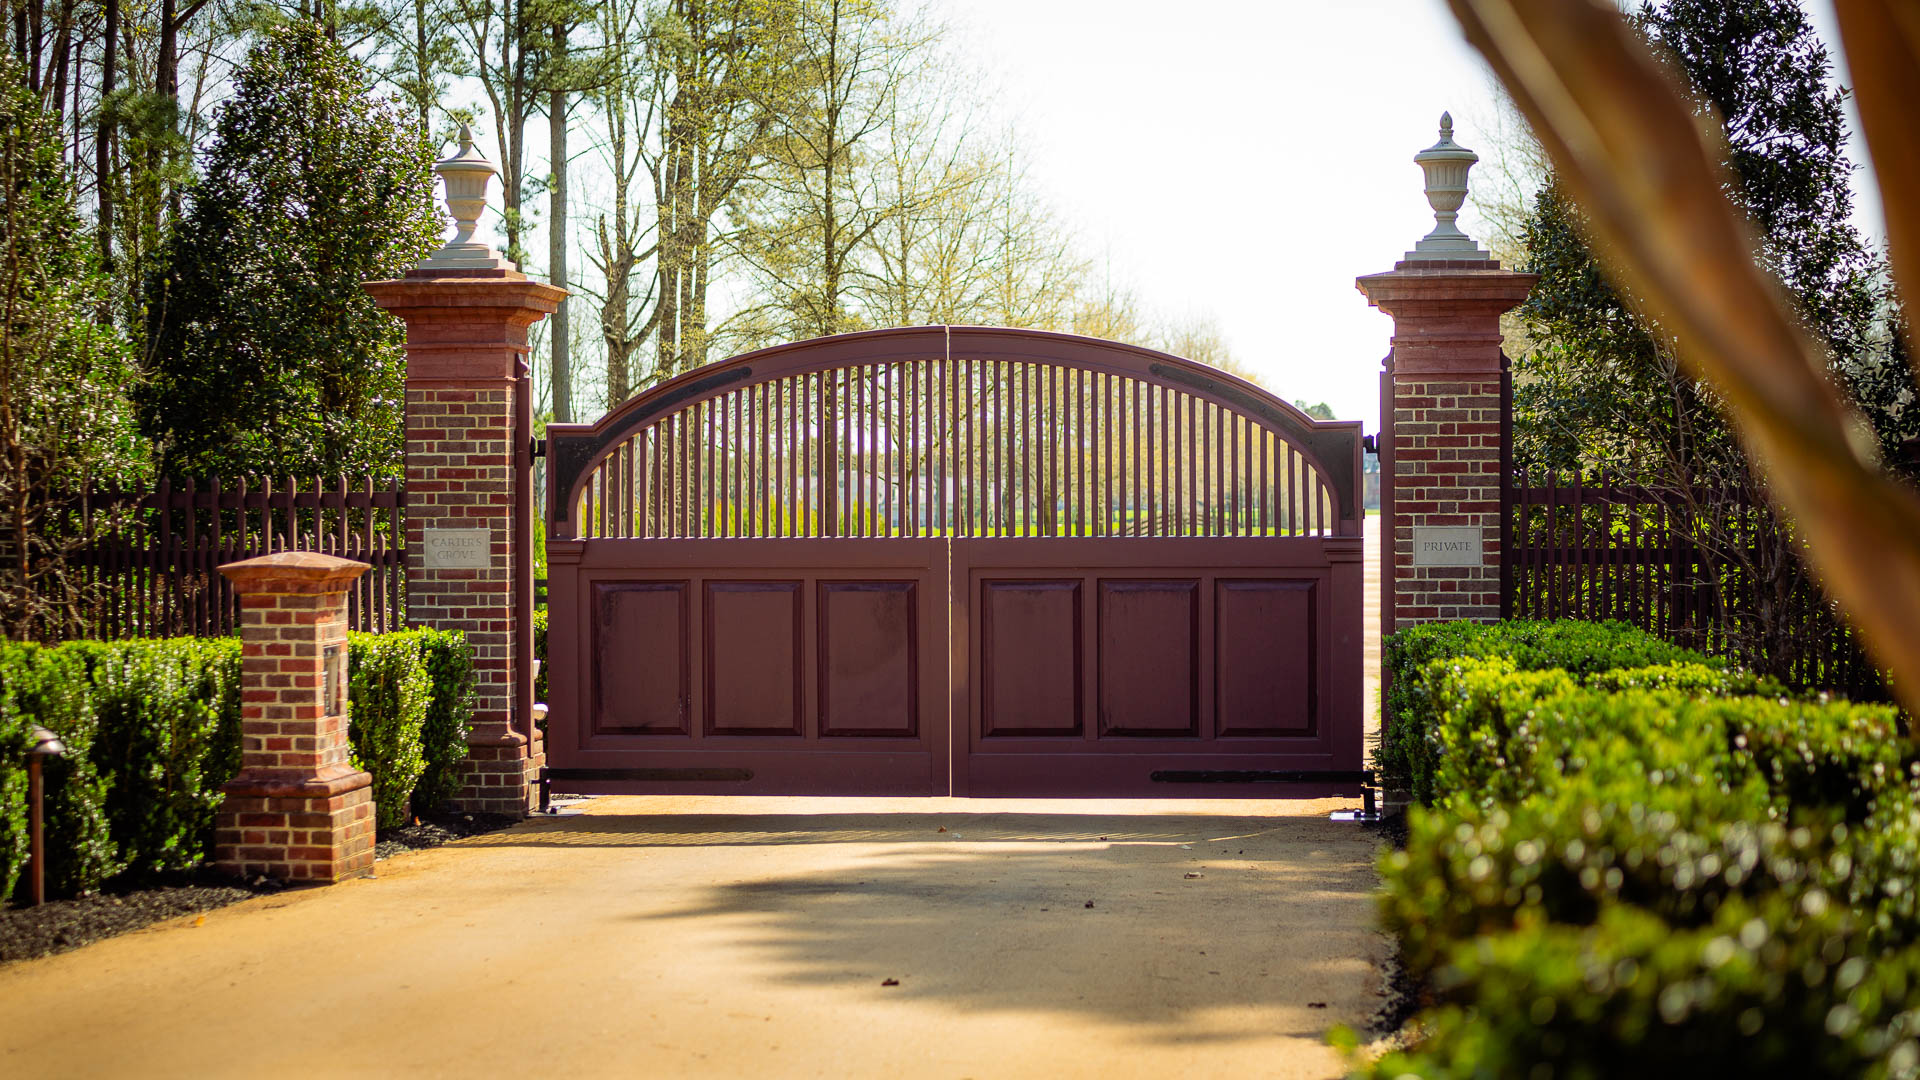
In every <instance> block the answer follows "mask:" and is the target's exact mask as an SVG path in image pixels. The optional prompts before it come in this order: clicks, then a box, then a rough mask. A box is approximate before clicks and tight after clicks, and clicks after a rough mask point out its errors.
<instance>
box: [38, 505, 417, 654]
mask: <svg viewBox="0 0 1920 1080" xmlns="http://www.w3.org/2000/svg"><path fill="white" fill-rule="evenodd" d="M59 512H60V513H61V515H62V516H63V517H64V518H65V521H64V522H63V523H62V530H61V531H62V532H63V533H64V534H65V535H68V536H70V537H73V538H74V540H73V543H72V544H71V546H69V547H68V550H67V555H66V561H67V565H68V568H69V576H70V578H72V579H74V584H76V585H77V589H76V594H77V595H78V597H79V598H80V603H79V605H78V607H79V610H78V612H77V616H78V617H77V618H76V619H70V620H65V622H66V625H65V626H64V627H61V628H59V630H58V631H57V632H56V633H50V634H49V636H73V635H74V634H75V633H76V632H77V634H78V636H82V637H89V638H100V639H114V638H126V637H164V636H172V635H181V634H191V635H200V636H219V635H224V634H229V633H232V632H233V631H234V629H235V627H236V626H237V625H238V623H239V614H240V609H239V601H238V599H237V597H236V596H235V595H234V593H233V590H232V588H231V587H230V586H229V584H228V582H227V580H226V579H225V578H224V577H223V576H222V575H221V574H220V573H219V572H218V570H217V567H219V566H220V565H222V564H224V563H229V562H236V561H238V560H241V559H250V558H253V557H255V556H259V555H268V554H272V553H274V552H277V551H320V552H325V553H327V554H330V555H340V556H343V557H345V558H349V559H355V560H357V561H360V562H364V563H367V564H368V565H369V566H370V567H371V569H370V570H369V571H368V572H367V573H366V574H365V575H363V576H362V577H361V579H360V580H359V581H358V582H357V583H356V584H355V585H354V588H353V590H352V591H351V592H350V593H349V595H348V605H347V613H348V620H349V626H350V628H351V629H354V630H361V631H374V632H380V631H387V630H395V629H399V628H401V627H403V626H404V625H405V624H406V617H405V593H406V583H405V575H406V557H405V551H404V544H405V540H404V536H405V512H406V492H405V490H404V488H403V487H402V486H401V485H399V484H397V483H392V482H375V481H371V480H365V479H362V480H358V481H349V480H348V479H347V478H345V477H335V478H332V479H318V478H316V479H311V480H307V479H300V480H296V479H293V478H285V479H260V480H251V479H239V480H226V481H222V480H215V481H213V482H211V483H203V482H201V481H196V480H186V481H181V482H178V483H176V482H173V481H171V480H162V481H160V483H159V485H158V486H157V487H155V488H154V489H152V490H148V491H112V490H94V489H88V490H86V491H84V492H83V493H82V494H81V495H80V497H79V498H78V499H75V500H73V501H71V502H69V503H68V504H66V505H65V506H63V507H61V508H60V509H59Z"/></svg>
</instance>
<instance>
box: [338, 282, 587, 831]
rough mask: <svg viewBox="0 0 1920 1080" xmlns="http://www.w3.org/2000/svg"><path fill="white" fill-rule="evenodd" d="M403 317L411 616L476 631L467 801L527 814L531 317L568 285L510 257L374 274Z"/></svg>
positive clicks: (462, 802) (530, 775) (531, 745)
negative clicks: (537, 275)
mask: <svg viewBox="0 0 1920 1080" xmlns="http://www.w3.org/2000/svg"><path fill="white" fill-rule="evenodd" d="M366 289H367V291H368V292H370V293H372V294H373V297H374V300H375V301H376V302H378V303H379V304H380V306H382V307H384V308H386V309H387V310H389V311H391V312H393V313H394V314H395V315H398V316H400V317H401V318H402V319H404V320H405V321H406V324H407V406H406V407H407V414H406V423H407V621H408V622H409V623H411V624H413V625H415V626H431V627H438V628H441V629H447V630H461V631H464V632H465V633H466V635H467V640H468V641H470V642H471V643H472V644H473V655H474V668H475V672H474V681H475V692H476V701H475V703H474V714H473V721H474V722H473V732H472V734H471V735H470V736H469V737H468V739H467V744H468V748H469V749H468V757H467V761H468V770H467V774H466V779H465V783H464V785H463V787H462V789H461V792H460V794H459V796H458V797H457V800H456V801H457V803H458V805H459V806H460V807H461V808H462V809H465V810H485V811H490V812H494V813H509V814H516V813H523V812H525V811H526V810H527V808H528V807H529V806H530V805H531V799H532V792H533V783H534V779H535V778H536V777H537V775H538V772H539V769H540V766H541V765H542V764H543V763H544V755H543V754H542V752H541V747H540V743H539V732H538V731H537V730H536V729H535V728H534V727H533V680H532V677H531V675H532V663H533V631H532V626H531V622H530V620H531V617H532V611H533V577H532V570H531V565H532V564H531V561H530V560H531V557H532V552H531V550H530V549H531V526H532V514H533V504H532V469H531V466H532V450H531V443H532V439H533V424H532V403H531V394H530V389H529V378H528V367H527V353H528V347H527V328H528V327H529V326H532V325H533V324H534V323H535V322H538V321H539V320H540V319H541V318H543V317H545V316H546V315H547V314H548V313H549V312H551V311H553V310H554V308H555V307H556V306H557V305H558V303H559V301H560V298H562V297H564V296H565V295H566V292H565V290H562V289H557V288H554V287H553V286H551V285H548V284H546V283H545V282H541V281H533V280H530V279H529V278H527V276H526V275H524V274H521V273H518V272H516V271H512V270H484V271H472V270H468V271H462V270H439V269H435V268H433V267H432V266H431V265H428V266H427V267H424V268H422V269H420V270H415V271H412V272H411V273H409V274H408V275H407V276H406V277H405V278H402V279H400V280H398V281H376V282H370V283H368V284H367V285H366Z"/></svg>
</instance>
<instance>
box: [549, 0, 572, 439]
mask: <svg viewBox="0 0 1920 1080" xmlns="http://www.w3.org/2000/svg"><path fill="white" fill-rule="evenodd" d="M566 62H567V28H566V27H565V26H564V25H563V24H561V23H559V22H555V23H554V24H553V63H554V67H555V70H556V71H557V72H564V68H565V64H566ZM564 82H565V78H564V75H562V76H561V77H560V78H557V79H556V80H555V88H554V90H553V91H552V92H551V95H550V97H549V101H548V105H547V129H548V132H549V140H548V147H549V150H548V154H549V157H550V158H551V161H552V166H553V184H552V186H551V187H550V188H549V189H548V192H547V198H548V207H547V217H548V221H547V278H548V280H550V281H551V282H552V283H553V284H554V285H556V286H558V287H560V288H562V289H564V288H566V287H567V92H566V91H565V90H564V89H561V88H560V86H561V85H562V84H563V83H564ZM567 330H568V326H567V302H566V300H565V299H562V300H561V301H560V304H559V306H558V307H557V308H555V309H554V312H553V331H552V334H553V336H552V338H551V339H550V340H551V341H552V361H553V419H554V421H555V422H556V423H561V424H570V423H572V422H573V370H572V360H571V357H570V356H569V355H568V349H567V346H568V342H567Z"/></svg>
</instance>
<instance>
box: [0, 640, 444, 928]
mask: <svg viewBox="0 0 1920 1080" xmlns="http://www.w3.org/2000/svg"><path fill="white" fill-rule="evenodd" d="M349 679H350V685H351V693H352V695H353V706H352V708H353V724H352V727H351V739H352V743H353V759H354V762H355V764H356V765H358V766H360V767H361V768H364V769H366V770H367V771H368V772H370V773H372V774H373V775H374V783H375V791H376V796H377V797H378V798H379V800H380V817H381V821H382V823H383V824H394V823H397V822H398V821H400V820H403V819H404V817H405V815H406V812H407V809H408V803H409V794H410V795H411V801H412V802H413V804H414V805H417V806H421V807H428V806H436V805H438V804H440V803H442V802H444V801H445V800H446V799H448V798H449V797H451V796H452V794H453V793H454V791H455V790H456V789H457V786H458V782H459V776H458V770H459V763H460V761H461V760H462V759H463V758H464V757H465V756H466V735H467V727H468V724H469V722H470V718H471V715H472V694H473V660H472V650H471V648H470V646H469V645H468V644H467V642H466V639H465V637H464V636H463V635H461V634H458V633H449V632H443V631H432V630H417V631H406V632H403V633H396V634H386V635H354V636H353V637H352V638H351V641H350V646H349ZM34 723H38V724H40V725H41V726H43V727H46V728H48V729H49V730H51V731H53V732H54V733H56V734H57V735H59V736H60V737H61V739H62V740H63V741H64V742H65V743H66V745H67V747H68V753H67V755H66V756H65V757H63V758H54V759H49V760H48V761H47V763H46V812H47V871H48V872H47V886H48V889H49V891H50V892H52V893H55V894H58V895H77V894H81V893H86V892H90V891H93V890H95V889H98V888H99V887H100V886H101V885H102V884H104V883H106V882H107V881H109V880H112V879H115V878H121V877H124V878H127V879H133V880H140V879H148V878H151V877H153V876H154V875H157V874H161V873H165V872H168V871H177V870H186V869H191V868H193V867H195V866H198V865H200V864H201V863H202V862H203V861H205V859H206V858H207V856H208V855H209V854H210V851H211V844H212V836H213V819H214V812H215V810H216V809H217V808H218V807H219V804H220V800H221V794H220V785H221V784H223V783H225V782H226V781H227V780H228V779H229V778H231V777H232V776H233V775H234V773H235V772H237V771H238V770H239V762H240V642H239V640H238V639H235V638H213V639H200V638H171V639H163V640H136V641H122V642H111V643H103V642H91V641H76V642H70V643H67V644H64V645H57V646H40V645H33V644H24V643H0V897H6V896H9V895H11V894H12V892H13V890H14V889H15V887H16V885H17V884H18V882H19V877H20V871H21V868H22V867H23V866H24V865H25V862H26V858H27V808H26V797H27V772H26V764H25V760H24V751H25V749H26V747H27V746H28V744H29V742H30V737H29V725H30V724H34Z"/></svg>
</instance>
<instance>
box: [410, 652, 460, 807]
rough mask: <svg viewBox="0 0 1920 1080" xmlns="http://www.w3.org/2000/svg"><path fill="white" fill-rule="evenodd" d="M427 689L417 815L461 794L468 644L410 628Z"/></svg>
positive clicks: (414, 798)
mask: <svg viewBox="0 0 1920 1080" xmlns="http://www.w3.org/2000/svg"><path fill="white" fill-rule="evenodd" d="M411 633H415V634H418V635H420V642H421V659H422V661H423V662H424V664H425V666H426V673H427V680H428V682H429V683H430V684H431V686H432V691H431V694H430V696H429V699H428V702H427V715H426V719H425V720H424V721H422V723H421V727H420V753H421V757H422V758H423V759H424V760H425V767H424V768H423V769H422V770H421V772H420V781H419V782H418V783H417V784H415V785H414V787H413V795H412V799H411V801H412V803H413V807H414V809H415V810H416V811H428V810H438V809H439V808H440V807H442V806H444V805H445V804H446V803H447V802H448V801H449V800H451V799H452V798H453V797H454V796H455V795H457V794H459V791H460V774H461V769H462V767H463V763H464V762H465V761H466V759H467V733H468V732H469V731H470V730H471V729H472V727H473V646H472V644H470V643H469V642H468V641H467V636H466V635H465V634H462V633H460V632H459V631H457V630H415V631H411Z"/></svg>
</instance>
